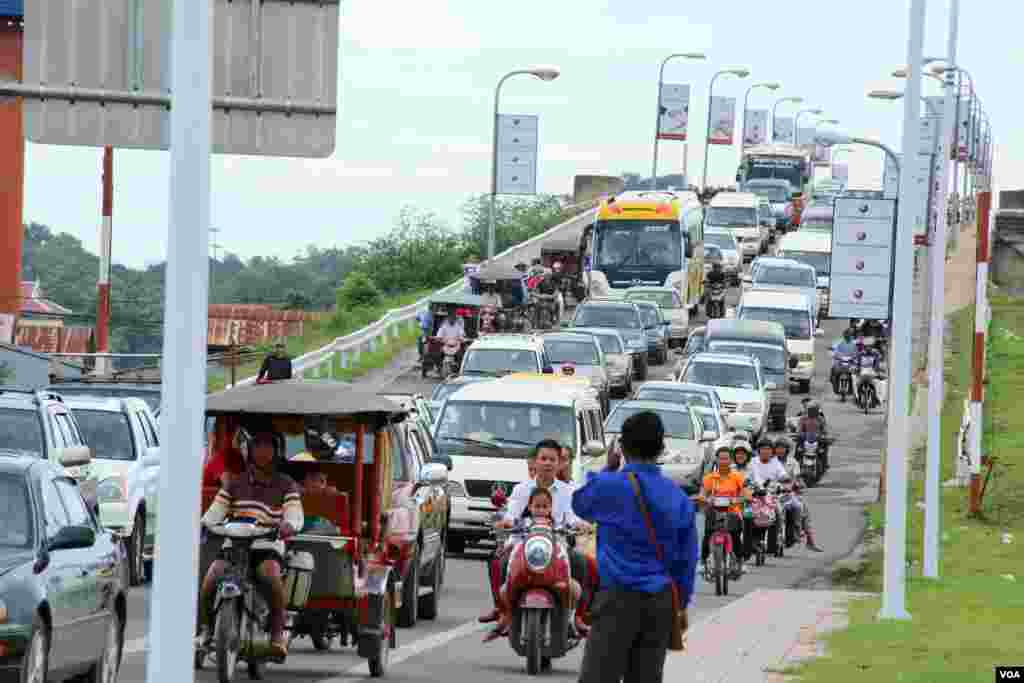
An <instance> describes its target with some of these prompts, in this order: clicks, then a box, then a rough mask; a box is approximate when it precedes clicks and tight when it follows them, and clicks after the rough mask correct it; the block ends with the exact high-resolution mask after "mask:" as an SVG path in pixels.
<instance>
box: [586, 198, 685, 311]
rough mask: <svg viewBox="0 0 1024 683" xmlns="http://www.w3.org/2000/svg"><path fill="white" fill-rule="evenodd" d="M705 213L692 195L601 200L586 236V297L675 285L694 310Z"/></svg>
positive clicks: (681, 296) (608, 295)
mask: <svg viewBox="0 0 1024 683" xmlns="http://www.w3.org/2000/svg"><path fill="white" fill-rule="evenodd" d="M703 223H704V209H703V207H702V206H701V203H700V200H699V199H698V198H697V195H696V193H694V192H663V191H659V192H624V193H622V194H619V195H617V196H615V197H612V198H610V199H606V200H603V201H602V202H601V204H600V206H599V207H598V211H597V218H596V220H595V221H594V223H593V225H591V226H590V227H588V228H587V229H586V231H585V233H584V236H583V239H582V242H581V243H582V244H583V245H584V249H585V250H586V254H585V256H586V259H585V262H588V263H589V264H590V272H589V273H587V277H586V285H587V294H588V296H591V297H614V296H621V295H622V294H623V293H624V292H625V290H627V289H629V288H630V287H641V286H647V287H673V288H675V290H676V291H677V292H679V297H680V299H682V301H683V302H684V306H686V307H687V308H689V309H690V310H691V312H696V310H697V307H698V306H699V305H700V302H701V299H702V297H703V296H704V227H703Z"/></svg>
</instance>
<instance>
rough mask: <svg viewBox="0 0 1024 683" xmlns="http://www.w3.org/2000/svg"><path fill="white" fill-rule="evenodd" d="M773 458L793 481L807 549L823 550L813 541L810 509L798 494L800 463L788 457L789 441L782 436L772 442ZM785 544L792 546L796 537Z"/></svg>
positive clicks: (800, 487)
mask: <svg viewBox="0 0 1024 683" xmlns="http://www.w3.org/2000/svg"><path fill="white" fill-rule="evenodd" d="M773 450H774V453H775V458H776V459H777V460H778V461H779V462H781V463H782V465H783V467H784V468H785V470H786V472H787V474H788V477H789V479H790V480H792V482H793V491H794V493H796V494H797V495H796V497H795V500H796V502H797V504H798V505H799V509H800V518H799V519H800V524H801V525H802V526H803V530H804V534H805V535H806V537H807V549H808V550H813V551H814V552H816V553H821V552H824V550H823V549H822V548H820V547H819V546H818V544H817V543H815V542H814V530H813V529H812V528H811V510H810V507H809V506H808V505H807V502H806V501H805V500H804V499H803V498H802V497H801V496H800V495H799V494H800V492H801V491H802V490H803V488H804V486H803V480H802V479H801V478H800V463H799V462H798V461H797V459H796V458H790V457H789V441H788V440H787V439H785V438H783V437H779V438H777V439H776V440H775V443H774V448H773ZM788 541H792V542H791V543H790V542H787V543H786V546H787V547H789V546H792V545H794V544H795V543H796V539H795V538H793V539H788Z"/></svg>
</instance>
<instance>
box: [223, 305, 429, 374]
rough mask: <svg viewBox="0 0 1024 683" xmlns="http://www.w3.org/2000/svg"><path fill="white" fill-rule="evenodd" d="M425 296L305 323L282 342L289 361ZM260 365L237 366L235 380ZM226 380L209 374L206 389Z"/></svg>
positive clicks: (261, 348) (267, 348) (266, 350)
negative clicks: (301, 331)
mask: <svg viewBox="0 0 1024 683" xmlns="http://www.w3.org/2000/svg"><path fill="white" fill-rule="evenodd" d="M429 294H430V292H428V291H423V292H411V293H409V294H403V295H400V296H395V297H389V298H387V299H384V301H383V302H382V303H381V304H380V305H379V306H374V307H372V308H362V309H357V310H351V311H345V312H344V313H342V314H335V315H334V316H333V317H329V318H327V319H325V320H321V321H318V322H311V323H306V324H305V325H304V326H303V334H302V336H298V337H288V338H287V339H286V340H285V342H286V344H287V347H288V355H289V356H291V357H292V358H297V357H299V356H301V355H303V354H305V353H309V352H310V351H315V350H316V349H319V348H322V347H324V346H326V345H327V344H329V343H330V342H331V341H333V340H334V339H336V338H338V337H343V336H345V335H346V334H350V333H352V332H355V331H356V330H358V329H361V328H363V327H366V326H367V325H369V324H370V323H372V322H374V321H377V320H380V318H381V317H383V316H384V314H385V313H387V312H388V311H389V310H391V309H393V308H401V307H403V306H408V305H409V304H413V303H416V302H417V301H419V300H420V299H422V298H423V297H425V296H427V295H429ZM256 350H257V351H260V352H262V353H269V352H270V350H271V344H269V343H268V344H266V345H263V346H258V347H256ZM360 355H361V356H367V355H369V354H368V353H366V352H364V353H362V354H360ZM262 363H263V358H262V356H260V357H259V358H258V359H257V360H253V361H251V362H248V363H245V364H243V365H240V366H239V367H238V369H237V370H236V371H235V373H236V377H237V379H239V380H242V379H245V378H246V377H252V376H253V375H255V374H256V373H258V372H259V370H260V365H261V364H262ZM227 377H228V374H227V372H225V373H222V374H221V373H218V374H217V375H214V374H212V373H210V375H209V376H208V378H207V381H206V390H207V391H208V392H214V391H220V390H221V389H223V388H224V387H225V385H226V382H227Z"/></svg>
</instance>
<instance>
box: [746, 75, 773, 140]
mask: <svg viewBox="0 0 1024 683" xmlns="http://www.w3.org/2000/svg"><path fill="white" fill-rule="evenodd" d="M781 87H782V86H781V85H780V84H779V83H775V82H774V81H773V82H771V83H755V84H754V85H752V86H750V87H749V88H747V94H746V95H744V96H743V130H741V131H740V147H741V148H742V147H744V146H745V145H746V144H747V104H748V103H749V102H750V92H751V91H752V90H754V89H755V88H764V89H765V90H771V91H772V92H775V91H776V90H778V89H779V88H781ZM767 137H768V131H765V138H767Z"/></svg>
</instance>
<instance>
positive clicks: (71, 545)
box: [46, 525, 96, 550]
mask: <svg viewBox="0 0 1024 683" xmlns="http://www.w3.org/2000/svg"><path fill="white" fill-rule="evenodd" d="M95 544H96V531H95V530H93V528H92V527H89V526H85V525H81V526H66V527H63V528H62V529H61V530H60V531H58V532H57V533H56V534H55V535H54V536H53V538H51V539H50V541H49V542H48V543H47V544H46V547H47V550H74V549H76V548H91V547H92V546H93V545H95Z"/></svg>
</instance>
